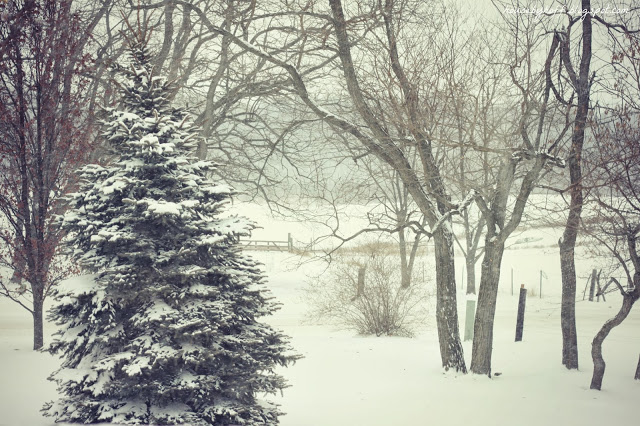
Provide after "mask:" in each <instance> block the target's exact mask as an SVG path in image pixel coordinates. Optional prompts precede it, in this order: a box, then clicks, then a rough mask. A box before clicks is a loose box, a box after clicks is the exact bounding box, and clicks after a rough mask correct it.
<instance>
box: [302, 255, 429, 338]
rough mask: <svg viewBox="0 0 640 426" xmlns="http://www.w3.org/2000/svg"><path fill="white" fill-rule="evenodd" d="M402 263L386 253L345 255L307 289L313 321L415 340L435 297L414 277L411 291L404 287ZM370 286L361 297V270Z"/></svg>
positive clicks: (378, 334)
mask: <svg viewBox="0 0 640 426" xmlns="http://www.w3.org/2000/svg"><path fill="white" fill-rule="evenodd" d="M399 264H400V260H399V258H398V257H397V256H394V255H391V254H388V252H387V253H385V252H383V253H379V252H375V251H374V252H372V253H371V254H369V255H368V256H347V255H341V256H339V257H338V258H337V259H335V260H334V262H333V263H332V264H331V266H330V267H329V269H328V270H327V271H326V272H325V273H324V274H323V275H322V276H321V277H319V278H318V279H317V280H316V281H314V282H312V283H310V284H309V286H308V287H307V289H306V296H307V300H308V301H309V303H310V304H311V306H312V309H311V312H310V319H311V320H312V321H316V322H322V321H327V320H328V321H330V322H331V323H333V324H335V325H338V326H341V327H344V328H347V329H353V330H355V331H357V332H358V333H360V334H364V335H372V334H375V335H376V336H382V335H387V336H406V337H411V336H413V335H414V333H415V331H416V329H417V327H419V326H420V325H424V324H425V323H426V321H427V314H428V309H427V302H428V299H429V296H430V295H429V292H428V291H427V289H426V285H425V283H424V282H421V281H419V280H418V279H417V277H416V276H415V274H414V277H413V279H412V285H411V286H410V287H409V288H402V287H401V286H400V275H401V274H400V265H399ZM361 267H364V268H365V285H364V288H363V289H361V291H360V294H358V270H359V269H360V268H361Z"/></svg>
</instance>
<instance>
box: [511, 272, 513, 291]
mask: <svg viewBox="0 0 640 426" xmlns="http://www.w3.org/2000/svg"><path fill="white" fill-rule="evenodd" d="M511 295H512V296H513V267H511Z"/></svg>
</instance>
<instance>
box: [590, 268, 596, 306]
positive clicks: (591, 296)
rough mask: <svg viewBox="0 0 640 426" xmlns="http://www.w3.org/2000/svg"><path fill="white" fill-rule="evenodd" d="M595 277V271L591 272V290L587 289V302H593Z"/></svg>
mask: <svg viewBox="0 0 640 426" xmlns="http://www.w3.org/2000/svg"><path fill="white" fill-rule="evenodd" d="M596 275H597V272H596V270H595V269H594V270H593V271H591V288H590V289H589V302H593V293H594V292H595V290H596Z"/></svg>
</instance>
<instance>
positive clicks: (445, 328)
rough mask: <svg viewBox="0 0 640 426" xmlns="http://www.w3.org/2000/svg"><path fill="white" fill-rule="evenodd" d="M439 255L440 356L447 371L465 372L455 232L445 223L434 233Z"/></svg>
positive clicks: (438, 308) (438, 313)
mask: <svg viewBox="0 0 640 426" xmlns="http://www.w3.org/2000/svg"><path fill="white" fill-rule="evenodd" d="M433 241H434V248H435V258H436V287H437V302H436V322H437V325H438V339H439V341H440V355H441V358H442V366H443V367H444V369H445V370H449V369H453V370H455V371H458V372H461V373H466V372H467V367H466V365H465V362H464V351H463V349H462V342H461V341H460V330H459V329H458V306H457V301H456V281H455V267H454V266H455V265H454V260H453V235H452V234H451V231H450V230H449V229H447V228H446V227H445V226H440V227H439V228H438V229H437V230H436V232H435V233H434V234H433Z"/></svg>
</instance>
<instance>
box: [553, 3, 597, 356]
mask: <svg viewBox="0 0 640 426" xmlns="http://www.w3.org/2000/svg"><path fill="white" fill-rule="evenodd" d="M582 9H583V10H591V0H582ZM591 27H592V26H591V15H589V14H588V13H587V14H586V15H585V16H584V19H583V20H582V55H581V58H580V68H579V73H578V75H577V76H576V75H575V73H574V72H573V71H570V70H572V69H573V68H572V67H571V58H570V54H571V52H570V51H569V41H568V39H567V40H565V41H563V42H562V45H561V48H560V56H561V60H562V62H563V63H564V66H565V68H566V69H567V71H568V72H569V75H570V78H571V80H572V84H573V86H574V87H575V89H576V92H577V95H578V108H577V111H576V118H575V121H574V124H573V133H572V135H571V150H570V152H569V157H568V159H567V164H568V166H569V176H570V179H571V180H570V182H571V186H570V191H569V192H570V194H571V201H570V203H569V216H568V217H567V223H566V225H565V228H564V233H563V235H562V239H561V240H560V244H559V245H560V270H561V272H562V306H561V310H560V318H561V320H560V322H561V328H562V363H563V364H564V365H565V367H567V368H568V369H578V344H577V332H576V315H575V300H576V299H575V297H576V272H575V260H574V251H575V246H576V238H577V236H578V228H579V225H580V215H581V214H582V204H583V201H584V200H583V191H582V146H583V143H584V130H585V126H586V122H587V115H588V113H589V94H590V90H591V85H590V76H589V67H590V64H591V34H592V30H591Z"/></svg>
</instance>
